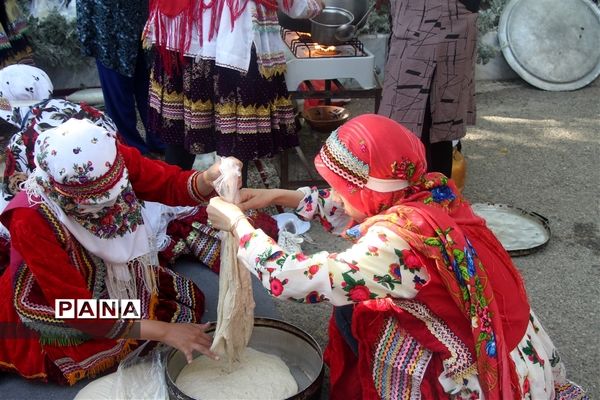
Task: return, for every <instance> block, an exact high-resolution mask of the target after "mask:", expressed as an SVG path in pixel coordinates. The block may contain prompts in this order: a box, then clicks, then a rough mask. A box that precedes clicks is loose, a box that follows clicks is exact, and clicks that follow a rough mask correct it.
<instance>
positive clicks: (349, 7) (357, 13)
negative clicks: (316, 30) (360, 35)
mask: <svg viewBox="0 0 600 400" xmlns="http://www.w3.org/2000/svg"><path fill="white" fill-rule="evenodd" d="M323 3H324V4H325V7H338V8H341V9H343V10H346V11H348V12H350V13H351V14H352V15H353V16H354V18H353V20H352V22H351V23H352V24H353V25H357V28H358V29H360V28H362V27H363V25H364V24H365V23H366V21H365V20H363V21H362V22H361V23H359V22H360V21H361V19H362V17H363V16H364V15H365V14H366V13H367V11H368V9H369V1H368V0H324V1H323ZM277 17H278V19H279V25H281V27H283V28H285V29H289V30H292V31H298V32H310V31H311V23H310V20H308V19H294V18H291V17H290V16H288V15H287V14H285V13H284V12H282V11H277Z"/></svg>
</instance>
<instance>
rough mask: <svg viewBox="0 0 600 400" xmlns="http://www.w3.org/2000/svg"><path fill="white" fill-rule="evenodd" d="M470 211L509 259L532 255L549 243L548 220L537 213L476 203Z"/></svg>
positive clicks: (499, 205) (498, 205)
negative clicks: (485, 227) (490, 233)
mask: <svg viewBox="0 0 600 400" xmlns="http://www.w3.org/2000/svg"><path fill="white" fill-rule="evenodd" d="M471 207H472V208H473V211H474V212H475V214H477V215H479V216H480V217H481V218H483V219H485V221H486V223H487V226H488V227H489V228H490V229H491V231H492V232H493V233H494V235H495V236H496V237H497V238H498V240H499V241H500V243H502V246H503V247H504V248H505V249H506V251H508V253H509V254H510V255H511V256H524V255H527V254H531V253H533V252H535V251H538V250H540V249H542V248H543V247H544V246H545V245H546V244H547V243H548V241H549V240H550V236H551V231H550V224H549V222H548V219H547V218H546V217H544V216H542V215H540V214H538V213H536V212H532V211H527V210H524V209H522V208H518V207H513V206H509V205H506V204H493V203H475V204H473V205H472V206H471Z"/></svg>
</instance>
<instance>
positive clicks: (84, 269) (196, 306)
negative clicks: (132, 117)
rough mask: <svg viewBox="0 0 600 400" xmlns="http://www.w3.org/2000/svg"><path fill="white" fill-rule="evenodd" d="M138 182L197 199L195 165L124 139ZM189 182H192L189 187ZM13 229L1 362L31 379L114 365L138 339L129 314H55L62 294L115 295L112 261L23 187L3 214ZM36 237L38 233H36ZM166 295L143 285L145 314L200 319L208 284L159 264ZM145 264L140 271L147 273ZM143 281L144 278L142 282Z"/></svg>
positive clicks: (145, 195)
mask: <svg viewBox="0 0 600 400" xmlns="http://www.w3.org/2000/svg"><path fill="white" fill-rule="evenodd" d="M119 152H120V153H121V155H122V157H123V160H124V162H125V165H126V167H127V170H128V172H129V180H130V182H131V184H132V187H133V190H134V192H135V193H136V195H137V196H138V198H139V199H141V200H147V201H156V202H161V203H164V204H167V205H196V204H198V203H199V202H200V201H203V200H204V199H203V198H201V197H200V196H198V195H195V194H194V191H193V190H192V189H193V185H192V183H191V182H192V181H193V178H194V174H197V173H198V172H194V171H181V170H179V169H178V168H177V167H173V166H170V165H168V164H166V163H162V162H154V161H151V160H148V159H145V158H143V157H142V156H141V155H140V153H139V152H138V151H137V150H135V149H133V148H129V147H126V146H121V145H119ZM182 188H187V190H185V189H182ZM0 218H1V220H2V223H3V224H4V225H5V226H7V228H8V229H9V230H10V234H11V243H12V246H13V247H12V250H11V265H10V267H9V268H8V269H7V270H5V271H4V273H3V274H2V275H1V276H0V293H2V294H3V296H1V297H0V337H2V340H1V341H0V369H1V370H4V371H10V372H16V373H19V374H20V375H22V376H24V377H26V378H30V379H42V380H54V381H58V382H61V383H69V384H73V383H75V382H76V381H77V380H80V379H82V378H86V377H93V376H95V375H97V374H99V373H102V372H104V371H106V370H107V369H109V368H111V367H115V366H116V364H117V363H118V362H119V361H120V360H121V359H122V358H123V357H124V356H125V355H126V354H128V353H129V352H130V351H131V349H132V347H134V346H136V341H135V340H128V339H123V338H124V337H126V336H127V334H128V332H129V329H130V328H131V323H130V322H126V321H122V320H117V321H115V320H74V321H59V320H56V319H54V300H55V299H63V298H66V299H70V298H80V299H90V298H107V291H106V287H105V284H104V277H105V273H106V267H105V266H104V263H103V262H102V261H101V260H100V259H99V258H98V257H95V256H92V255H91V254H90V253H89V252H87V251H86V250H85V249H84V248H83V247H82V246H81V245H80V244H79V243H78V242H77V241H76V240H75V239H74V237H73V236H72V235H70V234H69V231H68V230H66V229H65V228H64V227H63V226H62V225H61V224H60V223H59V222H58V220H57V219H56V218H55V217H54V215H53V214H52V212H50V211H49V210H48V208H47V207H46V206H45V205H38V206H30V205H28V202H27V197H26V196H25V193H20V194H19V195H17V196H16V197H15V199H14V200H13V201H12V202H11V203H10V204H9V206H8V207H7V209H6V210H5V212H4V213H3V214H2V216H1V217H0ZM34 238H35V239H34ZM154 272H155V275H156V276H157V278H158V279H157V282H158V296H154V297H152V298H151V297H150V296H149V294H147V292H145V293H141V292H140V293H139V296H140V297H139V298H140V299H141V300H142V313H143V315H144V318H153V319H159V320H163V321H171V322H196V321H199V320H200V317H201V315H202V311H203V305H204V296H203V295H202V292H201V291H200V290H199V289H198V288H197V287H196V286H195V285H194V283H193V282H191V281H190V280H188V279H186V278H183V277H181V276H179V275H178V274H176V273H174V272H173V271H171V270H169V269H167V268H163V267H155V271H154ZM141 275H142V271H140V270H139V268H138V269H137V270H136V276H135V279H136V280H138V281H141V279H142V278H141ZM138 286H139V287H143V285H138Z"/></svg>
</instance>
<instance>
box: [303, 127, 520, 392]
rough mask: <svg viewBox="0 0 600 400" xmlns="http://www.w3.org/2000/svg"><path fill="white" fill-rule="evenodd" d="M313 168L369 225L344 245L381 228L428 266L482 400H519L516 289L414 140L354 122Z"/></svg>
mask: <svg viewBox="0 0 600 400" xmlns="http://www.w3.org/2000/svg"><path fill="white" fill-rule="evenodd" d="M315 166H316V168H317V170H318V171H319V173H320V174H321V176H323V178H324V179H325V180H326V181H327V182H328V183H329V184H330V185H331V186H332V187H333V188H334V189H335V190H336V192H338V193H340V194H341V195H342V196H343V198H344V200H345V201H348V202H349V203H350V204H351V205H352V206H353V207H354V208H355V209H357V210H359V211H361V212H363V213H364V214H366V215H367V217H368V218H367V219H366V220H365V221H364V222H363V223H361V224H360V225H357V226H355V227H354V228H351V229H349V230H348V231H347V236H349V237H350V238H352V239H358V238H359V237H361V236H362V235H364V234H365V233H366V231H367V229H368V228H369V227H371V226H373V225H374V224H378V225H385V226H386V227H387V228H389V229H390V230H392V231H393V232H395V233H396V234H398V235H399V236H400V237H402V238H403V239H404V240H405V241H406V242H407V243H408V244H409V245H410V247H411V249H412V250H413V251H415V252H417V253H419V254H421V255H423V256H424V257H426V258H427V259H429V260H430V263H428V271H429V272H430V273H437V274H439V276H440V277H441V278H442V281H443V283H444V285H445V287H446V290H447V293H448V296H449V297H450V298H452V300H453V301H454V303H455V304H456V305H457V306H458V308H459V309H460V310H461V311H462V313H463V314H464V316H465V318H466V320H465V322H466V323H467V324H468V323H469V322H470V324H471V326H470V327H467V326H465V328H464V330H463V333H464V334H465V335H467V336H472V342H473V344H474V351H475V355H476V359H477V370H478V376H479V379H480V382H481V384H482V387H483V388H484V391H485V394H486V398H489V399H508V398H514V399H518V398H520V390H519V384H518V377H517V375H516V372H515V370H514V365H513V363H512V360H511V359H510V355H509V353H510V351H511V350H512V348H514V346H516V344H517V343H518V342H519V341H520V340H521V338H522V337H523V334H524V332H525V328H526V326H527V323H528V320H529V304H528V301H527V297H526V294H525V289H524V286H523V283H522V279H521V277H520V274H519V273H518V271H517V270H516V268H515V267H514V265H513V264H512V261H511V260H510V257H509V256H508V254H507V253H506V251H505V250H504V249H503V248H502V246H501V244H500V243H499V242H498V241H497V240H496V238H495V237H494V236H493V234H492V233H491V231H490V230H489V229H488V228H487V227H486V226H485V222H484V221H483V220H482V219H481V218H479V217H477V216H476V215H475V214H474V213H473V211H472V210H471V207H470V206H469V204H468V203H467V202H466V201H464V200H463V199H462V197H461V196H460V194H459V192H458V190H457V189H456V186H455V185H454V183H453V182H452V181H451V180H449V179H448V178H447V177H445V176H444V175H442V174H439V173H426V170H427V165H426V161H425V151H424V148H423V145H422V143H421V142H420V140H419V139H418V138H417V137H416V136H415V135H414V134H412V133H411V132H410V131H409V130H408V129H406V128H405V127H403V126H402V125H400V124H398V123H397V122H395V121H392V120H390V119H388V118H386V117H383V116H379V115H362V116H359V117H356V118H354V119H352V120H351V121H349V122H348V123H346V124H344V125H343V126H341V127H340V128H339V129H338V130H337V131H336V132H333V133H332V135H331V136H330V137H329V138H328V139H327V141H326V143H325V145H324V146H323V147H322V149H321V151H320V153H319V154H318V155H317V157H316V158H315ZM424 301H425V302H427V299H424ZM463 336H464V335H463Z"/></svg>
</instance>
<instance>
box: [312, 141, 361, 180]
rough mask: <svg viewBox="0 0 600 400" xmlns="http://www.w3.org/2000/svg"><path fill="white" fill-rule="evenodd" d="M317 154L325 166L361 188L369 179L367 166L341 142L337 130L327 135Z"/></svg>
mask: <svg viewBox="0 0 600 400" xmlns="http://www.w3.org/2000/svg"><path fill="white" fill-rule="evenodd" d="M319 154H320V155H321V159H322V160H323V163H324V164H325V165H326V166H327V168H329V169H330V170H332V171H333V172H335V173H336V174H338V175H339V176H341V177H342V178H344V179H346V180H347V181H350V182H352V183H353V184H355V185H356V186H358V187H360V188H362V187H364V186H365V184H366V183H367V181H368V180H369V166H368V165H367V164H366V163H365V162H364V161H362V160H361V159H359V158H358V157H356V156H355V155H354V154H353V153H352V152H351V151H350V149H348V148H347V147H346V145H345V144H344V143H342V141H341V140H340V138H339V136H338V131H337V130H335V131H333V133H332V134H331V135H329V137H328V138H327V140H326V141H325V144H324V145H323V147H321V151H320V153H319Z"/></svg>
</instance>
